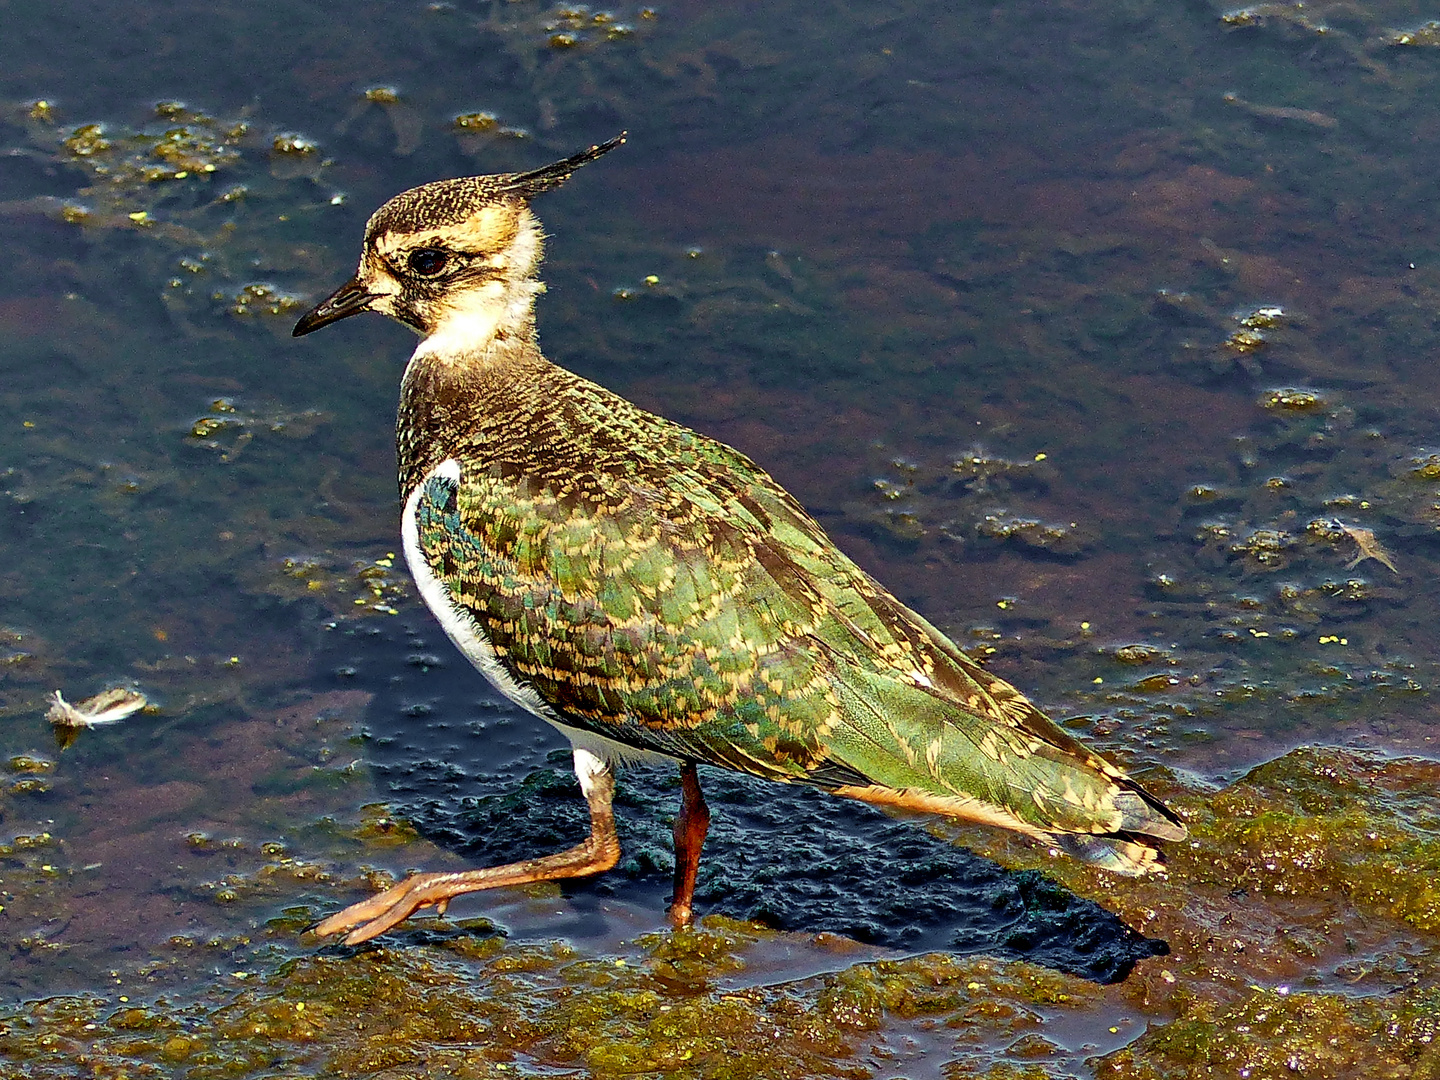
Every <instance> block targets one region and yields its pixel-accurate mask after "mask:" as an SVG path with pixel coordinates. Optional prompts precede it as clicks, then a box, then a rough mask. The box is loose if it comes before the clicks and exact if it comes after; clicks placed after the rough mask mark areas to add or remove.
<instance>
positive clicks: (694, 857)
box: [670, 761, 710, 926]
mask: <svg viewBox="0 0 1440 1080" xmlns="http://www.w3.org/2000/svg"><path fill="white" fill-rule="evenodd" d="M680 791H681V793H682V795H683V801H682V802H681V804H680V813H679V814H678V815H676V818H675V895H674V897H673V898H671V900H670V921H671V922H672V923H674V924H675V925H676V926H689V925H690V924H691V923H692V922H694V921H695V913H694V911H693V910H692V909H691V903H692V902H693V901H694V899H695V874H696V872H697V871H698V870H699V869H700V849H701V847H703V846H704V844H705V834H706V833H707V832H708V831H709V830H710V808H709V807H708V806H706V805H705V796H704V794H702V793H701V791H700V777H699V776H698V775H696V772H695V765H694V763H693V762H689V761H686V762H682V763H681V765H680Z"/></svg>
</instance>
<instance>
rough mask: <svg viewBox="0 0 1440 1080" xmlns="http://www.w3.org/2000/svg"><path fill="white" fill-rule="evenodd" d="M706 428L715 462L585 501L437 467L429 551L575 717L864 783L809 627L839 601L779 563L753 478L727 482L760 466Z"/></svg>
mask: <svg viewBox="0 0 1440 1080" xmlns="http://www.w3.org/2000/svg"><path fill="white" fill-rule="evenodd" d="M692 439H693V440H694V441H693V442H692V444H691V446H692V449H693V446H694V443H702V445H701V449H702V450H703V451H705V452H706V454H707V456H709V457H711V460H699V459H693V458H692V462H691V463H687V462H684V461H681V462H680V463H679V464H677V465H676V466H675V467H674V468H672V469H669V470H667V474H666V477H665V479H666V484H665V486H664V487H660V486H658V485H656V484H655V483H653V482H646V480H645V479H644V478H643V477H642V476H639V475H627V474H624V473H621V474H619V475H612V476H609V477H607V478H605V479H604V481H603V484H602V483H599V482H597V483H596V484H592V485H591V487H590V488H589V489H588V490H587V492H586V497H584V498H579V497H575V495H574V493H573V492H572V491H569V490H566V489H565V488H564V487H563V486H561V485H546V486H539V485H536V484H534V483H533V482H531V481H530V480H528V479H526V478H523V477H522V478H519V479H512V478H506V477H505V476H504V475H503V474H502V472H501V470H475V471H473V472H471V471H467V470H465V469H464V467H463V466H462V469H461V475H460V480H459V482H458V483H456V482H454V481H453V480H452V479H450V478H449V477H447V476H446V475H442V474H441V473H439V472H437V473H436V474H434V475H432V476H431V477H430V478H429V479H428V480H427V481H426V482H425V486H424V490H423V491H422V493H421V495H420V498H419V500H418V503H417V507H416V516H417V531H418V540H419V546H420V549H421V552H422V553H423V556H424V558H425V560H426V562H427V564H428V565H429V566H430V568H431V571H432V572H433V574H434V575H435V577H436V578H437V579H438V580H439V581H440V582H441V583H442V584H443V586H444V588H445V590H446V592H447V593H448V594H449V597H450V600H451V602H452V604H453V606H454V607H455V608H456V609H457V610H458V611H460V612H463V613H464V615H465V616H466V617H468V618H471V619H473V620H474V624H475V627H476V628H477V630H478V631H479V632H480V633H481V634H482V635H483V636H484V638H485V639H487V640H488V642H489V644H490V647H491V648H492V649H493V650H494V653H495V657H496V659H497V660H498V661H499V662H500V663H501V664H502V665H503V666H504V667H505V669H506V670H507V671H508V672H509V673H510V675H511V676H512V677H513V678H514V679H515V680H516V681H517V682H518V683H520V684H521V685H522V686H528V687H532V688H533V689H534V690H535V692H536V693H537V694H538V695H539V697H540V698H541V699H542V700H543V701H545V702H546V703H548V705H549V706H550V707H551V708H553V709H554V710H555V711H556V713H557V714H558V716H559V718H561V719H562V720H563V721H564V722H566V723H569V724H573V725H575V726H578V727H582V728H586V729H589V730H592V731H596V732H598V733H600V734H603V735H606V736H607V737H609V738H612V739H615V740H618V741H620V742H623V743H627V744H630V745H634V746H637V747H641V748H644V749H650V750H656V751H659V752H662V753H668V754H673V755H675V756H678V757H682V758H690V759H697V760H701V761H707V762H711V763H714V764H718V765H724V766H728V767H731V768H735V769H740V770H742V771H745V772H751V773H756V774H759V775H762V776H767V777H770V778H773V779H778V780H812V781H814V782H817V783H824V784H828V785H829V786H836V785H838V784H840V783H849V782H859V781H863V778H862V777H859V776H857V775H854V774H852V773H851V772H849V771H847V770H843V769H841V768H840V767H839V766H838V765H834V764H832V763H831V762H830V761H829V760H828V759H827V757H826V755H825V753H824V750H823V746H822V745H821V742H820V740H819V732H820V731H821V729H822V726H823V721H824V720H825V719H826V718H827V717H828V716H830V715H831V714H832V713H833V712H834V711H835V709H836V708H838V702H839V696H838V693H837V692H836V691H835V689H834V687H833V685H832V682H833V680H832V678H831V675H830V665H829V663H828V659H827V657H826V656H825V655H824V654H823V652H820V651H817V650H816V649H815V648H813V644H812V643H811V642H810V641H809V640H808V638H807V636H806V634H807V632H808V630H809V629H810V628H811V627H812V625H813V624H814V623H815V622H816V621H817V617H818V616H817V612H820V613H822V614H823V611H824V608H823V604H822V603H821V599H820V598H819V597H818V596H812V597H808V598H807V597H806V596H805V595H804V594H803V592H802V591H799V590H796V589H794V588H792V587H787V584H786V583H785V582H783V581H777V580H776V579H775V578H774V577H773V576H772V575H771V574H770V573H769V572H768V571H767V570H766V568H765V566H764V565H763V563H762V561H761V560H759V559H757V557H756V555H755V549H756V544H757V542H759V541H760V540H763V538H760V537H758V533H759V532H760V531H761V528H762V526H761V522H760V521H759V520H757V519H756V517H755V516H754V514H753V513H752V511H751V510H750V509H749V508H747V505H746V504H747V501H748V500H747V498H746V497H745V495H744V491H743V487H744V485H743V484H735V483H719V484H717V483H716V482H715V481H714V480H713V479H711V477H713V476H714V475H716V474H717V473H719V474H724V475H727V476H728V474H727V473H726V472H725V468H724V465H725V463H726V462H727V460H728V456H733V457H734V458H736V459H738V461H739V462H741V463H743V464H744V465H745V466H747V467H748V468H749V469H752V470H753V469H754V466H752V465H749V463H748V462H744V459H741V458H739V455H734V454H733V452H729V451H725V448H723V447H718V444H709V445H704V444H703V442H702V441H701V440H698V438H696V437H692ZM722 452H723V453H724V454H725V455H727V456H726V457H721V456H719V455H720V454H721V453H722ZM680 456H682V455H681V454H680V453H679V451H676V452H675V453H674V454H672V460H673V459H674V458H675V457H680ZM755 471H756V472H757V473H758V470H755ZM761 475H763V474H761ZM597 492H598V497H597Z"/></svg>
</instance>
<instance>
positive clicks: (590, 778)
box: [315, 746, 693, 945]
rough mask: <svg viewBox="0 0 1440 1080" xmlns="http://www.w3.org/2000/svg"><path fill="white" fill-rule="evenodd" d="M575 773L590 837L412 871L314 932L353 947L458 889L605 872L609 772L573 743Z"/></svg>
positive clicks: (610, 851)
mask: <svg viewBox="0 0 1440 1080" xmlns="http://www.w3.org/2000/svg"><path fill="white" fill-rule="evenodd" d="M692 768H693V766H692ZM575 775H576V776H578V777H579V778H580V789H581V790H582V791H583V792H584V793H585V801H586V802H587V803H589V804H590V835H589V836H587V837H586V838H585V840H584V841H583V842H582V843H579V844H576V845H575V846H574V847H573V848H571V849H570V850H569V851H562V852H560V853H559V854H556V855H546V856H545V857H544V858H542V859H526V860H524V861H523V862H514V863H506V864H505V865H504V866H491V867H487V868H486V869H484V870H467V871H465V872H464V873H458V874H414V875H412V876H410V877H408V878H406V879H405V880H404V881H402V882H400V883H399V884H398V885H394V886H392V887H391V888H389V889H386V890H385V891H384V892H382V893H377V894H375V895H374V896H372V897H370V899H368V900H362V901H360V903H358V904H352V905H350V907H348V908H346V909H345V910H344V911H340V912H337V913H336V914H334V915H331V916H330V917H329V918H328V919H326V920H325V921H324V922H322V923H321V924H320V925H319V926H317V927H315V933H317V934H319V935H320V936H321V937H326V936H328V935H330V934H338V933H341V932H342V931H346V930H348V931H349V933H348V934H346V935H345V944H346V945H358V944H359V943H360V942H362V941H369V940H370V939H371V938H373V937H375V936H376V935H378V934H383V933H384V932H385V931H386V930H389V929H390V928H391V927H392V926H395V925H397V924H399V923H402V922H404V921H405V920H406V919H408V918H409V917H410V916H411V915H413V914H415V912H417V911H419V910H420V909H421V908H423V907H430V906H431V905H435V906H436V907H438V908H439V910H440V911H441V913H443V912H444V911H445V906H446V905H447V904H449V902H450V901H451V900H452V899H453V898H454V897H457V896H460V895H462V894H464V893H468V892H478V891H479V890H481V889H494V888H498V887H500V886H502V885H525V884H528V883H529V882H532V881H554V880H556V879H558V878H568V877H582V876H584V875H586V874H598V873H600V872H601V871H603V870H609V869H610V868H611V867H612V866H614V865H615V864H616V863H617V862H619V861H620V841H619V839H618V838H617V837H616V836H615V813H614V810H613V809H612V808H611V802H612V801H613V799H614V797H615V774H614V772H613V771H612V770H611V768H610V764H609V762H607V761H604V760H603V759H601V758H599V757H597V756H596V755H594V754H593V753H591V752H590V751H589V750H584V749H581V748H580V747H578V746H577V747H575Z"/></svg>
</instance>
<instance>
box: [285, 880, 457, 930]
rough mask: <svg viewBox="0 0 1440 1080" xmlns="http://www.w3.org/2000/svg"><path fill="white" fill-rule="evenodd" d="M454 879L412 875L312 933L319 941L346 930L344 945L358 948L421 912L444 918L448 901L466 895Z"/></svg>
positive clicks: (325, 922) (338, 914) (338, 915)
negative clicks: (427, 910)
mask: <svg viewBox="0 0 1440 1080" xmlns="http://www.w3.org/2000/svg"><path fill="white" fill-rule="evenodd" d="M456 877H457V875H455V874H413V875H411V876H410V877H408V878H406V879H405V880H404V881H402V882H400V883H399V884H398V885H392V886H391V887H390V888H388V889H386V890H385V891H384V892H380V893H376V894H375V895H374V896H372V897H370V898H369V899H368V900H361V901H360V902H359V903H358V904H351V905H350V906H349V907H347V908H346V909H345V910H344V911H337V912H336V913H335V914H334V915H331V916H330V917H329V918H328V919H326V920H325V921H324V922H322V923H320V925H318V926H316V927H315V930H314V932H315V933H316V934H318V935H319V936H320V937H329V936H330V935H332V934H339V933H343V932H345V931H347V930H348V931H349V933H348V934H345V944H346V945H359V944H360V943H361V942H362V941H369V940H370V939H371V938H373V937H377V936H379V935H380V934H383V933H384V932H385V931H386V930H389V929H390V928H391V927H392V926H398V925H399V924H400V923H402V922H404V921H405V920H406V919H408V918H409V917H410V916H411V915H414V914H415V912H417V911H419V910H420V909H421V908H427V907H432V906H433V907H434V908H435V909H436V913H437V914H440V915H444V914H445V909H446V908H447V907H449V906H450V901H451V899H452V898H454V897H456V896H458V895H460V894H461V893H463V892H469V891H470V890H469V889H468V888H465V887H461V888H458V889H457V888H456V887H455V886H456V884H457V882H456V880H455V879H456Z"/></svg>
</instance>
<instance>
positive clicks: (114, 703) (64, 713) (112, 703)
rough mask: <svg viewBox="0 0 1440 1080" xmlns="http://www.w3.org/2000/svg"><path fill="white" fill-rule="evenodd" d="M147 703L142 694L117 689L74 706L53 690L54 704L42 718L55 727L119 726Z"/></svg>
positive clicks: (57, 691) (121, 688)
mask: <svg viewBox="0 0 1440 1080" xmlns="http://www.w3.org/2000/svg"><path fill="white" fill-rule="evenodd" d="M149 703H150V702H149V701H148V700H147V699H146V697H145V695H144V694H142V693H140V691H139V690H132V689H131V688H130V687H128V686H117V687H115V688H114V689H113V690H106V691H105V692H104V693H100V694H96V695H95V696H94V697H92V698H88V699H86V700H85V701H82V702H79V703H78V704H75V705H71V704H70V702H68V701H66V700H65V699H64V698H63V697H61V696H60V691H59V690H56V691H55V704H53V705H51V706H50V711H49V712H48V713H46V714H45V715H46V717H47V719H49V721H50V723H52V724H54V725H55V726H56V727H57V728H61V727H65V728H82V727H84V728H93V727H99V726H100V725H102V724H118V723H119V722H120V721H121V720H124V719H125V718H126V717H127V716H130V715H131V714H132V713H137V712H139V711H140V710H141V709H143V708H145V706H146V705H148V704H149Z"/></svg>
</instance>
